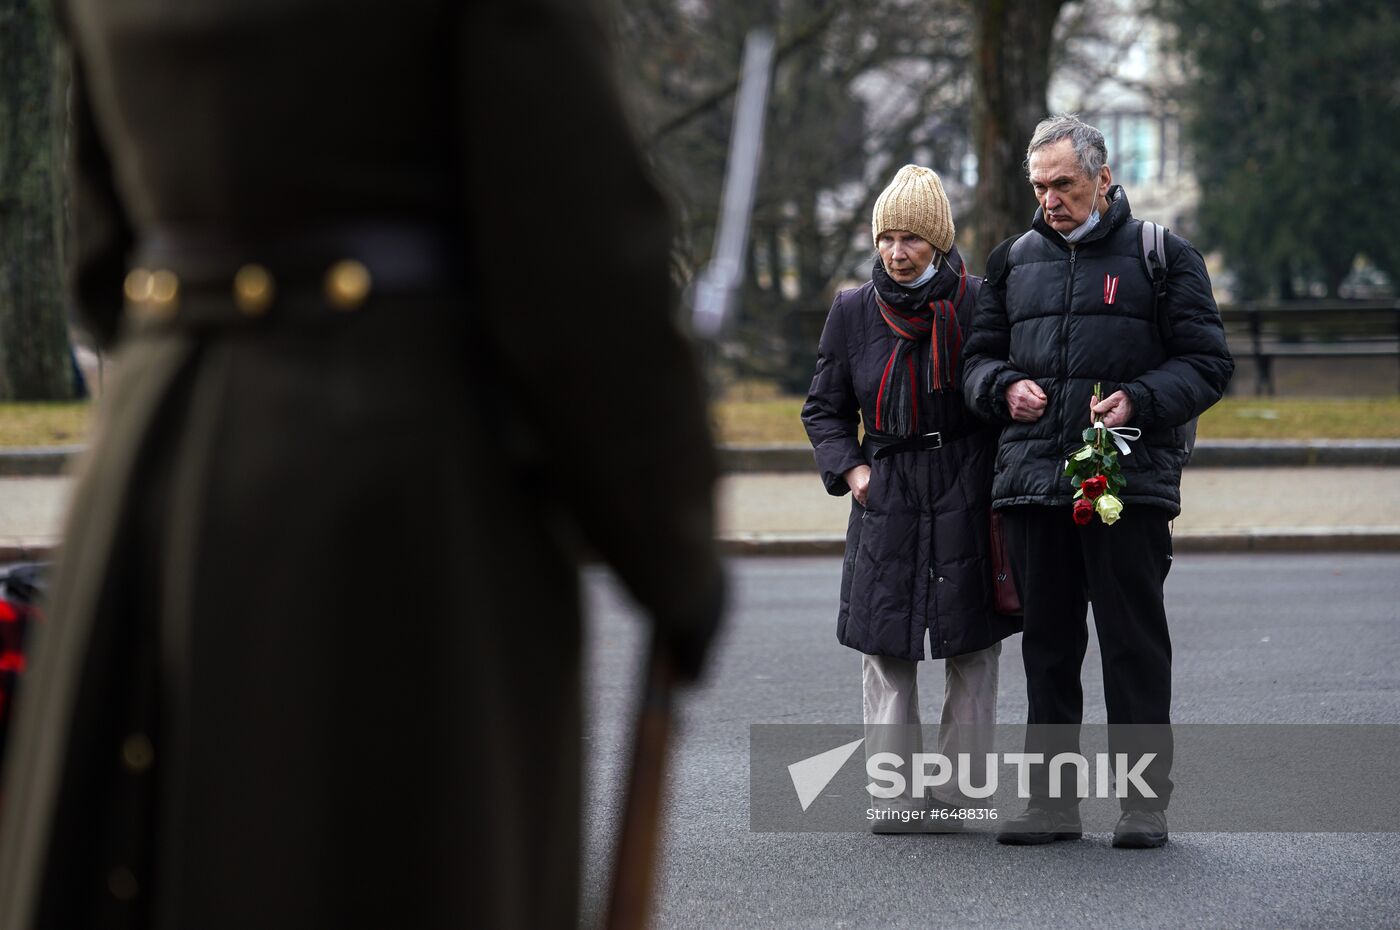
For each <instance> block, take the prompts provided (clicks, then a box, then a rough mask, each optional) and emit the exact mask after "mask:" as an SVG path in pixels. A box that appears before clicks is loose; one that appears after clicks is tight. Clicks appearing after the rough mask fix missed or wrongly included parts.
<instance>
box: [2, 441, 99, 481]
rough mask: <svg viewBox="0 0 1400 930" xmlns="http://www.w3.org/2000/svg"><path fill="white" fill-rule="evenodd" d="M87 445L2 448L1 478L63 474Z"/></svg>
mask: <svg viewBox="0 0 1400 930" xmlns="http://www.w3.org/2000/svg"><path fill="white" fill-rule="evenodd" d="M86 448H87V447H86V446H33V447H30V448H23V447H21V448H15V449H3V450H0V478H36V477H52V476H54V475H62V474H63V473H64V472H65V471H66V470H67V469H68V466H69V465H70V464H72V462H73V460H74V459H76V458H77V457H78V456H79V455H81V454H82V453H83V450H85V449H86Z"/></svg>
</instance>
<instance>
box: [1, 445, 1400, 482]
mask: <svg viewBox="0 0 1400 930" xmlns="http://www.w3.org/2000/svg"><path fill="white" fill-rule="evenodd" d="M85 448H86V447H85V446H35V447H31V448H13V449H0V478H34V477H53V476H56V475H62V474H64V473H65V472H66V471H67V469H68V466H69V465H71V464H72V463H73V460H74V459H75V458H76V457H77V456H78V455H80V454H81V453H82V452H83V450H84V449H85ZM719 457H720V466H721V468H722V470H723V471H725V472H730V473H735V472H767V473H785V472H812V471H815V470H816V465H815V464H814V463H813V460H812V447H811V446H809V445H807V444H806V443H769V444H765V445H721V446H720V447H719ZM1309 466H1319V467H1336V466H1364V467H1371V468H1377V467H1380V468H1400V439H1292V440H1277V441H1260V440H1254V439H1202V440H1201V441H1200V442H1199V443H1197V444H1196V450H1195V452H1193V453H1192V455H1191V464H1190V465H1189V466H1188V467H1189V468H1306V467H1309Z"/></svg>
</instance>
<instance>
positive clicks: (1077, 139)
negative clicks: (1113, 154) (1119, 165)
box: [1026, 113, 1108, 178]
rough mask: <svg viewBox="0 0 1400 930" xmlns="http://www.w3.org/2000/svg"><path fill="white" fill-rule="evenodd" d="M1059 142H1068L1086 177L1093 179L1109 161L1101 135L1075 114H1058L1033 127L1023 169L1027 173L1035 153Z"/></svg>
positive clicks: (1106, 148)
mask: <svg viewBox="0 0 1400 930" xmlns="http://www.w3.org/2000/svg"><path fill="white" fill-rule="evenodd" d="M1061 139H1069V140H1070V141H1071V142H1072V143H1073V144H1074V157H1075V158H1077V159H1079V167H1081V168H1083V169H1084V174H1085V176H1086V177H1090V178H1096V177H1098V176H1099V169H1100V168H1102V167H1103V166H1104V163H1105V162H1107V161H1108V146H1107V145H1106V144H1105V143H1104V141H1103V133H1101V132H1099V131H1098V130H1097V129H1095V128H1094V127H1093V126H1090V125H1089V124H1088V123H1086V122H1084V121H1083V120H1081V119H1080V118H1079V117H1078V115H1076V114H1074V113H1061V114H1058V115H1056V116H1052V117H1050V118H1048V119H1043V120H1041V121H1040V124H1039V125H1038V126H1036V127H1035V134H1034V135H1032V136H1031V144H1030V145H1028V146H1026V168H1027V170H1029V169H1030V164H1031V155H1032V154H1034V153H1035V151H1036V150H1037V149H1042V148H1044V147H1045V146H1047V145H1054V144H1055V143H1056V142H1059V141H1060V140H1061Z"/></svg>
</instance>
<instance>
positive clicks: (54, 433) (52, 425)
mask: <svg viewBox="0 0 1400 930" xmlns="http://www.w3.org/2000/svg"><path fill="white" fill-rule="evenodd" d="M91 416H92V405H91V404H89V403H87V402H85V401H75V402H72V403H40V404H20V403H0V446H70V445H75V444H77V443H81V442H82V441H83V438H84V437H85V436H86V435H87V430H88V422H89V420H90V419H91Z"/></svg>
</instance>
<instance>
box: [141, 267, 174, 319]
mask: <svg viewBox="0 0 1400 930" xmlns="http://www.w3.org/2000/svg"><path fill="white" fill-rule="evenodd" d="M179 297H180V279H179V278H177V277H175V272H173V271H166V270H165V269H163V268H162V269H161V270H159V271H153V272H151V296H150V298H149V299H147V300H146V303H145V309H146V311H147V312H148V313H150V314H151V315H152V316H159V317H169V316H174V315H175V311H176V310H178V309H179Z"/></svg>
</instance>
